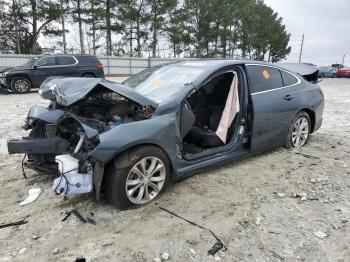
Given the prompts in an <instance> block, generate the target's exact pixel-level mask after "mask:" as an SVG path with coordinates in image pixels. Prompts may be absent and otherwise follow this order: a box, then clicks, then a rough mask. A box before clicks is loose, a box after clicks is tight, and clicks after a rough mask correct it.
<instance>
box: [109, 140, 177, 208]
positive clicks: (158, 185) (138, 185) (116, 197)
mask: <svg viewBox="0 0 350 262" xmlns="http://www.w3.org/2000/svg"><path fill="white" fill-rule="evenodd" d="M144 163H145V168H143V166H142V164H144ZM152 166H153V169H152ZM143 170H146V172H145V171H143ZM152 170H153V172H154V171H155V170H157V171H155V172H154V174H153V175H151V176H150V174H152ZM170 172H171V168H170V161H169V159H168V157H167V156H166V154H165V153H164V152H163V150H161V149H160V148H158V147H155V146H140V147H137V148H135V149H131V150H128V151H126V152H125V153H122V154H121V155H119V156H117V157H116V158H115V159H114V160H113V161H112V162H111V163H110V164H109V165H108V167H107V169H106V179H105V181H104V182H105V185H106V197H107V200H108V202H110V203H111V204H112V205H114V206H116V207H117V208H118V209H120V210H125V209H129V208H137V207H141V206H144V205H146V204H149V203H151V202H152V201H154V200H155V199H157V198H158V197H159V196H160V195H161V194H162V193H163V192H164V191H165V190H166V188H167V186H168V184H169V181H170ZM127 182H128V184H127Z"/></svg>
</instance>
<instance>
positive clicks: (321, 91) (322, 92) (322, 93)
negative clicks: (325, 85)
mask: <svg viewBox="0 0 350 262" xmlns="http://www.w3.org/2000/svg"><path fill="white" fill-rule="evenodd" d="M320 93H321V96H323V97H324V96H325V93H324V91H323V89H322V88H321V87H320Z"/></svg>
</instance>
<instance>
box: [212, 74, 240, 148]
mask: <svg viewBox="0 0 350 262" xmlns="http://www.w3.org/2000/svg"><path fill="white" fill-rule="evenodd" d="M232 73H233V75H234V77H233V79H232V84H231V87H230V92H229V94H228V96H227V100H226V104H225V108H224V111H223V112H222V116H221V120H220V123H219V126H218V129H217V130H216V135H217V136H218V137H219V138H220V139H221V141H222V142H224V144H226V139H227V131H228V129H229V128H230V126H231V124H232V122H233V119H234V118H235V116H236V114H237V113H238V112H239V110H240V106H239V95H238V75H237V72H232Z"/></svg>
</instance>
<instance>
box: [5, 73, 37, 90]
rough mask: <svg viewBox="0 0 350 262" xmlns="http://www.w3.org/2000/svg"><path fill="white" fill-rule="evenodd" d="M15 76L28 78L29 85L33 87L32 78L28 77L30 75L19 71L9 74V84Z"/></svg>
mask: <svg viewBox="0 0 350 262" xmlns="http://www.w3.org/2000/svg"><path fill="white" fill-rule="evenodd" d="M15 77H25V78H26V79H28V81H29V82H30V85H31V87H32V88H33V81H32V79H31V78H30V76H29V75H28V74H24V73H19V74H14V75H10V77H9V83H10V85H11V82H12V80H13V79H14V78H15Z"/></svg>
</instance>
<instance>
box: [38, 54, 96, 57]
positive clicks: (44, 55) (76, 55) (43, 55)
mask: <svg viewBox="0 0 350 262" xmlns="http://www.w3.org/2000/svg"><path fill="white" fill-rule="evenodd" d="M46 56H75V57H79V56H89V57H95V56H94V55H89V54H41V55H38V56H36V57H46Z"/></svg>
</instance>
